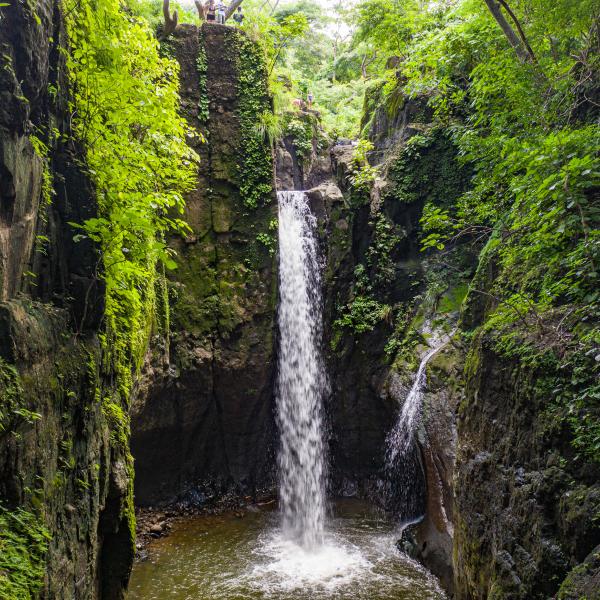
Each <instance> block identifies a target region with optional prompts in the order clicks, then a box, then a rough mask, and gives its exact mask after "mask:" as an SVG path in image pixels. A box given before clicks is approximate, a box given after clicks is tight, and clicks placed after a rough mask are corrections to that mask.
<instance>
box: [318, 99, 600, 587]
mask: <svg viewBox="0 0 600 600" xmlns="http://www.w3.org/2000/svg"><path fill="white" fill-rule="evenodd" d="M389 101H394V102H396V104H397V107H398V108H396V109H395V110H391V111H390V110H389V109H390V107H389V106H385V107H384V106H381V102H380V100H379V99H378V94H377V90H372V91H371V94H369V95H368V96H367V100H366V110H365V119H364V122H363V126H364V131H367V132H368V133H369V135H370V138H371V140H372V142H373V143H374V146H375V150H374V152H373V155H372V161H373V162H375V163H380V164H381V165H382V166H381V171H380V180H378V181H376V182H375V183H374V185H373V188H372V191H371V194H370V198H369V204H368V206H366V205H364V206H362V207H357V204H356V197H354V198H353V193H352V190H351V189H349V188H348V187H347V186H346V187H344V185H345V182H344V180H343V178H344V176H345V174H346V173H347V172H348V167H347V164H348V158H347V154H348V150H344V149H343V148H339V149H336V150H335V152H334V160H333V164H334V168H335V169H336V172H337V174H338V177H342V180H341V181H340V184H341V185H340V187H342V189H344V191H345V194H344V201H343V202H342V201H338V202H337V206H338V207H339V208H338V213H339V212H340V211H341V212H342V213H344V215H343V216H341V215H340V214H334V210H330V211H329V213H328V214H331V215H332V217H331V223H334V224H336V227H338V228H339V229H340V230H341V231H342V232H345V231H346V230H347V229H349V228H348V224H349V223H352V224H353V228H352V231H353V234H352V236H351V237H349V238H348V237H344V236H345V234H344V233H341V232H340V233H338V232H336V230H335V228H332V229H331V231H329V232H328V235H327V239H328V240H330V242H329V243H330V249H329V253H330V255H333V256H339V257H341V258H340V260H339V261H338V263H337V264H338V265H344V264H347V267H346V268H345V270H344V269H343V268H340V266H338V267H336V268H334V269H333V273H334V276H333V278H330V279H328V281H329V282H331V281H333V282H334V289H336V292H335V294H336V295H335V300H334V302H337V304H338V307H339V306H342V307H343V305H344V304H345V303H347V302H348V299H350V300H351V304H352V305H356V302H357V297H360V296H361V295H362V296H363V306H364V305H365V303H364V298H365V297H368V298H371V299H375V300H377V301H379V303H384V304H386V305H391V306H393V307H395V308H394V310H393V311H392V312H391V319H392V322H393V323H394V327H393V328H392V327H390V326H386V323H385V319H380V320H379V321H378V322H377V323H370V324H368V325H369V330H368V331H367V332H364V331H363V332H362V333H361V332H358V331H357V328H356V323H357V320H356V319H357V318H358V316H359V315H358V313H356V314H353V311H352V310H348V309H346V311H345V313H346V317H345V318H342V322H345V323H346V330H345V331H344V333H343V334H342V336H341V337H339V338H337V339H336V338H335V336H334V337H333V338H332V347H333V348H337V349H338V351H334V353H333V357H334V359H333V365H334V366H333V372H334V373H335V372H336V367H335V364H336V361H338V360H339V365H340V367H339V371H340V373H344V369H345V368H346V366H347V365H349V364H350V365H353V366H352V369H351V373H354V372H356V373H359V375H358V377H357V381H356V382H354V381H353V383H354V385H353V386H352V389H353V390H357V391H358V393H357V396H358V397H359V398H361V399H364V400H365V401H366V402H365V411H366V412H367V413H368V414H369V415H370V417H367V416H366V414H361V421H360V422H361V423H368V422H369V418H373V415H376V414H379V411H378V408H377V407H378V406H382V404H381V403H382V402H383V401H384V399H385V398H386V393H387V397H388V398H390V399H391V400H393V401H394V402H393V403H392V404H391V405H390V407H389V408H388V410H389V411H390V413H391V414H389V415H388V417H387V421H386V420H382V421H380V422H379V423H378V424H377V426H376V427H375V428H374V431H376V430H377V429H378V428H380V427H381V428H383V430H384V431H385V430H386V429H387V428H389V423H390V421H391V420H393V418H394V415H395V414H396V411H397V406H398V404H399V405H401V404H402V402H403V401H404V399H405V398H406V395H407V393H408V388H409V385H410V382H411V373H414V368H415V360H416V359H417V358H418V356H419V354H420V348H421V346H420V342H419V341H418V336H417V338H415V333H417V334H418V333H419V332H420V333H421V334H422V333H423V327H422V326H421V324H420V323H419V321H420V320H421V321H422V320H423V319H425V321H429V322H430V324H432V325H433V326H435V327H444V325H445V327H446V330H447V331H449V330H451V329H454V327H455V325H456V323H457V321H459V319H460V327H459V328H458V329H457V332H456V333H455V334H454V335H453V337H452V341H451V343H450V344H449V345H448V346H447V347H446V348H445V349H444V350H443V351H442V352H440V353H439V354H438V355H437V356H436V357H435V358H434V359H432V361H431V362H430V363H429V366H428V369H427V385H426V388H425V390H424V397H423V417H422V423H421V427H420V431H419V432H418V435H417V440H416V447H417V448H418V456H419V457H420V465H419V466H418V467H417V468H416V471H415V473H414V474H413V478H415V477H416V480H417V485H416V486H414V481H413V482H410V485H413V486H414V487H413V490H414V492H413V494H414V495H416V496H417V502H416V505H414V506H415V508H414V509H413V510H416V511H417V512H419V508H420V512H422V513H423V514H424V517H423V519H422V521H421V522H420V523H419V524H417V525H415V526H413V527H410V528H409V529H407V530H406V531H405V533H404V534H403V540H402V544H403V547H404V548H405V549H407V550H408V551H409V552H411V553H413V555H414V556H415V557H417V558H419V559H420V560H421V561H422V562H424V563H425V565H426V566H428V567H429V568H430V569H431V570H432V571H433V572H434V573H435V574H436V575H438V576H439V577H440V578H441V581H442V583H443V585H444V587H445V588H446V589H447V590H448V591H449V592H451V593H452V594H453V595H454V597H456V598H461V599H462V598H465V599H475V598H478V599H479V598H482V599H483V598H522V599H525V598H540V599H541V598H549V597H555V596H556V597H558V598H580V597H588V596H586V594H588V595H589V597H591V598H595V597H598V591H597V590H598V586H597V581H598V578H599V577H600V570H599V569H598V562H597V555H598V550H599V546H598V544H599V543H600V531H599V530H598V525H597V523H598V515H599V514H600V504H599V495H598V494H599V488H598V480H599V473H598V467H597V465H595V464H594V463H593V461H591V460H589V458H586V457H584V456H582V455H580V454H578V453H577V452H576V451H575V450H574V448H573V444H572V442H573V439H572V437H573V433H572V432H570V431H569V430H568V428H567V427H566V426H565V425H564V424H563V425H561V424H560V423H561V422H562V421H561V420H560V419H559V418H557V415H555V414H554V413H553V411H554V410H556V408H555V405H554V402H553V396H554V395H555V394H556V393H557V388H558V389H560V388H561V386H565V385H576V383H575V382H580V384H581V385H590V382H589V380H585V375H584V374H583V373H584V371H582V370H581V366H579V367H574V366H573V365H572V364H570V363H568V364H567V363H565V364H561V361H560V359H559V358H556V357H557V356H560V351H559V350H557V351H555V352H553V347H554V346H555V345H556V344H557V341H556V339H553V338H552V335H549V334H547V333H545V334H539V337H538V338H536V339H535V340H533V341H532V340H531V339H525V338H523V339H521V340H520V343H521V344H523V345H527V347H528V348H530V350H531V356H533V357H535V358H534V359H529V360H525V359H523V358H521V359H519V358H518V356H519V355H518V354H517V355H516V356H515V355H512V356H511V354H510V351H508V350H507V349H506V348H504V347H503V346H502V342H501V339H502V338H501V336H500V335H499V334H495V333H493V332H489V331H488V332H487V333H482V330H481V329H480V326H481V325H482V324H483V323H484V322H485V319H486V315H487V314H489V312H490V310H492V309H493V308H494V299H493V295H489V294H488V295H487V296H486V295H485V294H486V292H485V291H486V290H489V289H491V285H492V283H493V281H494V279H495V278H496V277H498V276H499V273H498V272H497V269H496V267H495V264H494V260H493V258H490V256H489V254H488V253H486V252H483V253H482V254H481V255H480V256H479V257H477V256H476V255H473V254H471V253H470V251H469V248H468V246H466V245H465V246H462V247H461V246H457V247H454V248H449V249H447V252H446V257H445V259H444V260H445V262H446V263H449V264H450V266H451V268H448V266H449V265H448V264H446V265H444V264H441V263H440V262H439V261H438V260H437V258H436V255H435V254H429V255H427V254H425V255H423V254H422V253H419V252H417V250H416V246H417V245H418V240H417V237H418V235H419V231H418V219H419V218H420V214H421V210H422V207H423V205H424V203H425V202H429V203H430V204H433V205H434V206H436V205H437V206H449V205H451V203H452V202H453V201H454V199H456V198H457V192H460V191H461V190H463V191H464V190H467V189H468V187H469V178H470V171H469V168H468V166H466V165H463V166H459V163H458V162H457V161H456V154H455V151H453V149H452V143H451V141H450V140H449V138H448V137H447V136H446V133H445V132H444V131H443V129H439V128H435V129H433V128H432V127H431V125H430V124H429V123H428V119H429V116H428V113H427V110H426V109H425V108H423V107H422V106H421V104H420V103H419V102H418V101H410V102H408V101H405V100H403V99H402V98H400V97H398V98H397V99H394V98H392V99H391V100H388V102H389ZM407 148H410V153H407V152H406V149H407ZM330 196H331V197H332V198H336V197H337V196H336V195H335V194H333V195H331V194H330ZM352 203H354V208H352ZM322 204H324V205H325V206H327V201H325V202H323V203H322ZM358 204H359V205H360V201H359V202H358ZM334 205H336V204H334ZM348 211H350V212H352V217H351V218H349V217H348ZM361 211H362V221H361V220H360V219H361V217H360V215H361ZM382 217H383V218H384V219H385V220H386V221H387V222H388V224H389V225H390V226H391V227H392V229H391V231H393V232H394V233H395V235H396V236H398V233H399V229H394V228H399V227H401V231H402V232H403V233H402V234H400V235H401V236H402V235H404V236H405V237H402V238H401V239H403V240H407V241H403V242H402V245H400V246H398V247H397V248H394V247H392V246H389V245H386V242H385V236H382V235H381V233H382V232H383V227H382V226H380V228H379V232H378V229H377V220H378V219H380V218H382ZM411 224H412V226H411ZM378 237H379V240H378ZM338 239H342V240H343V242H342V243H338V241H337V240H338ZM350 240H351V241H350ZM408 241H410V244H408V243H407V242H408ZM411 244H412V245H411ZM384 248H388V251H387V254H388V256H389V258H390V259H391V262H390V263H388V266H390V267H391V268H392V270H393V272H394V276H393V277H392V278H391V279H390V281H393V282H394V283H393V284H388V285H387V287H386V285H385V284H384V285H382V279H381V277H378V275H380V274H381V269H382V266H383V265H385V261H384V260H383V255H382V252H381V251H382V249H384ZM390 248H392V250H391V251H389V249H390ZM448 250H449V251H448ZM361 253H362V257H363V260H362V264H363V265H364V267H365V271H366V273H367V275H368V277H369V282H368V286H367V285H365V284H364V283H363V284H362V291H361V284H360V281H359V278H360V277H361V276H362V274H361V273H360V272H359V274H358V275H359V277H357V272H356V266H357V265H358V264H360V263H361V259H360V258H358V260H357V259H356V258H348V257H351V256H354V257H357V256H358V257H360V256H361ZM377 253H379V256H377ZM384 254H385V253H384ZM344 261H347V262H346V263H344ZM328 265H329V263H328ZM374 266H375V268H374ZM407 266H409V267H410V268H409V269H406V267H407ZM403 267H404V269H403ZM378 269H379V273H378ZM353 270H354V273H353V272H352V271H353ZM454 272H460V273H461V275H460V276H459V277H455V276H453V275H452V274H453V273H454ZM403 274H404V276H403ZM407 274H409V276H408V277H407V276H406V275H407ZM469 283H470V284H471V290H470V291H469V292H468V293H467V289H468V284H469ZM330 285H331V284H330ZM336 286H337V287H336ZM369 286H370V287H369ZM479 290H483V294H482V293H481V291H479ZM465 293H467V296H466V299H465V301H464V302H463V301H462V299H463V298H464V297H465ZM432 299H433V302H432ZM399 303H404V305H405V306H406V305H407V303H408V306H409V308H410V310H409V313H408V314H409V325H408V327H406V326H404V325H402V321H401V318H402V317H401V313H400V312H399V311H398V306H399ZM346 306H348V304H347V305H346ZM368 306H369V307H370V309H369V310H370V311H371V313H372V311H373V310H376V309H377V305H375V304H372V303H371V304H369V305H368ZM351 308H352V306H351ZM334 312H335V311H334ZM330 314H331V313H330ZM335 314H337V315H339V314H340V311H339V310H338V311H337V313H335ZM343 314H344V310H342V315H343ZM330 318H331V317H330ZM337 318H338V322H339V316H338V317H337ZM334 319H335V317H334ZM335 322H336V321H335V320H333V323H334V324H335ZM349 325H350V326H351V325H354V331H353V332H350V331H348V329H351V327H348V326H349ZM333 331H335V325H334V327H333ZM365 339H366V340H368V342H367V344H366V346H365V347H364V348H362V350H360V359H358V360H357V361H356V363H353V362H352V356H353V353H354V352H355V351H356V349H360V348H361V345H362V344H363V343H364V342H363V340H365ZM415 339H416V342H417V343H415ZM339 340H341V342H342V343H341V344H339ZM340 348H341V353H339V349H340ZM384 348H385V349H387V350H388V351H389V350H392V352H391V353H390V352H388V353H387V354H388V355H387V357H386V356H385V352H384ZM554 350H556V348H554ZM336 354H337V356H336ZM553 356H554V358H552V357H553ZM578 368H579V369H580V370H579V371H576V369H578ZM375 373H378V374H379V376H374V374H375ZM577 373H579V375H578V374H577ZM346 377H347V379H349V380H350V379H352V377H353V375H350V376H348V375H346ZM586 381H587V383H586ZM359 382H362V385H363V386H364V385H365V384H366V383H367V382H368V385H369V387H370V390H368V391H367V390H365V389H364V388H363V389H361V387H360V383H359ZM565 382H567V383H565ZM333 390H334V391H333V394H332V397H333V400H332V402H333V406H334V407H335V403H336V402H339V403H343V402H345V401H346V398H348V397H353V396H352V393H350V396H348V392H347V391H346V390H345V388H344V382H343V380H342V381H341V382H338V381H337V380H336V379H335V375H334V385H333ZM378 403H379V404H378ZM395 403H398V404H395ZM553 407H554V408H553ZM353 411H357V412H359V413H360V409H359V408H357V406H353ZM333 414H334V415H335V408H334V412H333ZM341 421H342V422H343V423H345V426H346V427H347V426H348V425H349V424H350V423H353V421H352V417H351V415H350V413H348V414H346V415H344V417H343V418H342V419H341ZM334 423H335V418H334ZM338 427H339V425H338ZM333 432H334V436H335V435H336V425H335V424H334V425H333ZM379 435H380V437H379V442H378V445H374V446H371V447H369V448H365V454H363V456H375V457H377V456H379V457H381V450H378V447H379V448H380V447H381V445H382V443H383V434H381V433H380V434H379ZM360 439H361V440H364V439H366V436H364V435H363V436H361V438H360ZM358 443H359V442H357V440H356V439H351V442H350V445H349V447H352V448H354V447H357V444H358ZM367 452H369V453H370V454H367ZM341 454H342V456H343V455H344V453H343V452H342V453H341ZM342 464H344V462H343V461H342ZM346 464H348V465H351V464H352V465H354V464H361V463H360V459H357V458H356V457H352V460H349V461H347V463H346ZM371 467H372V468H373V470H372V471H371V472H372V473H373V474H375V477H377V476H378V473H380V471H379V470H378V466H377V464H376V463H373V464H372V465H371ZM342 472H343V470H342ZM421 473H422V484H419V483H418V479H419V476H420V475H421ZM399 482H400V484H401V485H406V482H405V481H404V480H400V481H399ZM422 485H424V487H425V489H426V493H425V497H424V498H422V494H423V491H422ZM407 501H410V499H407V498H406V497H403V496H402V495H401V496H399V497H396V498H394V502H400V503H406V502H407Z"/></svg>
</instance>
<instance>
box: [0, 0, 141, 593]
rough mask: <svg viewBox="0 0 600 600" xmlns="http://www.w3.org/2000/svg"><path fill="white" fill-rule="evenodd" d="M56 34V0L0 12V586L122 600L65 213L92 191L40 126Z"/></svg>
mask: <svg viewBox="0 0 600 600" xmlns="http://www.w3.org/2000/svg"><path fill="white" fill-rule="evenodd" d="M65 43H66V42H65V32H64V25H63V20H62V16H61V11H60V3H59V2H58V1H52V0H40V1H39V2H35V3H16V4H14V5H12V6H11V7H10V9H8V10H3V15H2V19H0V50H1V51H0V54H1V58H0V62H1V68H0V300H2V302H1V303H0V505H1V508H0V519H1V521H2V525H1V526H0V527H1V528H2V531H1V532H0V547H1V549H0V555H1V556H2V559H6V561H7V562H5V563H3V564H2V566H1V567H0V598H10V599H11V600H12V599H13V598H29V597H38V596H39V597H42V598H73V599H79V598H86V599H90V598H92V599H93V598H110V599H111V600H113V599H119V598H122V597H123V593H124V592H123V590H124V587H125V586H126V584H127V579H128V576H129V570H130V568H131V565H132V561H133V553H134V538H133V536H134V531H133V501H132V487H131V481H132V480H131V469H132V463H131V457H130V455H129V452H128V448H127V436H128V420H127V417H126V408H125V405H124V403H123V402H122V400H121V398H120V397H119V396H118V395H117V393H116V390H115V387H114V383H113V375H114V374H113V373H110V372H101V369H100V367H99V365H100V363H101V352H100V344H99V342H98V338H97V333H98V331H99V329H100V319H101V316H102V297H103V293H102V286H101V284H99V282H98V279H97V277H96V272H97V271H96V269H97V264H98V253H97V251H96V250H95V248H94V246H93V244H91V243H90V242H89V241H88V242H87V243H86V242H84V243H83V244H80V245H76V244H75V243H74V241H73V236H74V234H75V230H74V229H73V228H71V226H70V225H68V223H69V222H82V221H83V220H84V219H85V218H88V217H92V216H94V215H96V199H95V195H94V192H93V189H92V188H91V186H90V185H89V182H88V181H87V180H86V178H85V176H84V175H83V173H82V170H81V168H80V166H79V165H80V160H81V156H82V153H81V149H80V148H78V147H77V145H76V144H75V143H74V142H73V141H67V139H68V138H67V136H58V135H54V134H53V135H50V131H51V130H54V131H55V132H56V131H58V132H59V133H68V132H69V127H68V123H69V118H70V113H69V111H68V107H67V101H68V85H67V78H66V72H65V66H64V55H63V53H62V52H61V50H60V48H61V46H64V45H65ZM51 90H52V93H50V91H51ZM34 136H35V137H36V138H37V140H34ZM34 141H36V142H37V144H38V147H39V142H42V143H43V144H44V145H45V146H46V147H47V152H45V155H44V156H42V155H41V154H44V153H40V152H39V149H38V150H36V143H34ZM44 177H46V179H47V180H48V179H50V180H53V181H54V186H53V188H54V189H53V194H51V195H50V197H47V196H45V195H44V190H43V187H44V186H43V181H44ZM107 408H111V410H107ZM115 415H118V416H119V417H120V418H119V419H118V420H116V419H115ZM117 432H119V433H120V435H118V436H117V435H116V433H117ZM17 519H18V520H19V523H20V524H17ZM7 557H8V558H7ZM17 557H18V560H17ZM12 559H15V560H16V563H15V564H16V565H18V566H15V567H14V568H13V567H12V566H9V567H7V564H9V563H10V561H11V560H12Z"/></svg>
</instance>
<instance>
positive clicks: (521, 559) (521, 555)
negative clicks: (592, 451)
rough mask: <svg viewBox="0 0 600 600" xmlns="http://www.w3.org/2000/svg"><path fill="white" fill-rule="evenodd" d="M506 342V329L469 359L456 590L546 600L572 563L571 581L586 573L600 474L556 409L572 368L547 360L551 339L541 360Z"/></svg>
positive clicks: (461, 435) (480, 340)
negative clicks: (557, 393)
mask: <svg viewBox="0 0 600 600" xmlns="http://www.w3.org/2000/svg"><path fill="white" fill-rule="evenodd" d="M499 340H500V334H499V333H488V334H481V333H479V334H476V335H475V336H474V338H473V342H472V344H471V348H470V351H469V354H468V356H467V360H466V362H465V376H466V388H465V391H466V394H465V398H464V400H463V402H462V403H461V405H460V407H459V414H458V423H459V425H458V446H457V448H458V451H457V467H456V476H455V486H454V487H455V496H456V499H455V502H456V511H455V521H454V523H455V537H454V552H455V555H454V562H455V573H456V589H457V595H458V597H459V598H471V597H488V598H517V599H518V598H522V599H525V598H527V599H540V600H541V599H543V598H550V597H554V595H555V594H556V593H557V592H558V590H559V588H560V587H561V584H562V582H563V580H565V578H566V577H567V575H568V574H569V572H570V571H571V570H572V569H575V571H574V574H573V575H571V576H570V579H569V581H571V580H575V579H577V576H576V575H577V573H579V571H581V573H579V575H582V574H583V572H584V571H585V569H584V568H580V567H578V565H579V564H580V563H581V562H582V561H584V560H585V559H586V557H588V555H590V557H591V555H592V554H593V551H594V549H595V547H596V546H597V545H598V542H599V540H600V525H599V516H600V485H599V484H598V481H599V475H600V474H599V470H598V466H597V465H596V466H594V464H593V463H591V462H590V461H587V460H585V459H584V457H583V456H581V455H578V454H577V453H576V452H575V451H574V449H573V447H572V445H571V441H572V439H571V438H572V434H571V433H570V432H569V428H568V427H567V425H566V423H564V422H562V421H561V419H560V418H557V416H558V415H557V414H554V413H553V402H552V396H553V390H554V389H556V388H557V387H559V386H560V384H561V381H565V380H567V381H568V380H570V378H571V377H572V373H570V372H569V370H568V368H565V367H564V366H563V367H561V366H560V361H557V362H554V361H552V360H544V358H543V357H544V355H547V356H548V352H550V349H549V348H547V349H544V347H543V346H544V344H545V343H546V342H542V345H541V347H540V354H539V358H540V361H539V363H538V364H537V365H536V364H534V363H532V362H530V361H526V360H523V359H519V358H518V357H514V356H513V357H511V356H508V355H507V354H506V353H505V352H504V351H503V350H502V349H501V345H499V344H498V342H499ZM523 343H524V344H525V343H526V341H525V340H523ZM596 551H597V550H596ZM589 560H590V562H593V561H592V560H591V558H590V559H589ZM577 569H579V571H577ZM596 569H597V567H596ZM591 571H592V578H593V576H594V575H593V569H591ZM596 576H597V570H596ZM588 585H589V584H588ZM567 587H568V586H567V585H566V584H565V586H564V588H565V590H566V589H567ZM582 587H584V588H585V584H582ZM559 597H560V596H559ZM564 597H566V598H570V597H572V596H570V595H567V594H566V592H565V596H564ZM592 597H593V596H592Z"/></svg>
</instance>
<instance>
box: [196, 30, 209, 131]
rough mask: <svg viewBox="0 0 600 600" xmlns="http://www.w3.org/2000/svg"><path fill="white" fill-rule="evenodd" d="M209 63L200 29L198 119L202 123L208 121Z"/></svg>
mask: <svg viewBox="0 0 600 600" xmlns="http://www.w3.org/2000/svg"><path fill="white" fill-rule="evenodd" d="M207 70H208V63H207V58H206V47H205V44H204V33H203V32H202V29H200V33H199V34H198V56H197V57H196V71H197V73H198V92H199V94H200V99H199V100H198V121H200V124H201V125H206V124H207V123H208V115H209V112H208V89H207V85H206V74H207Z"/></svg>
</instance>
